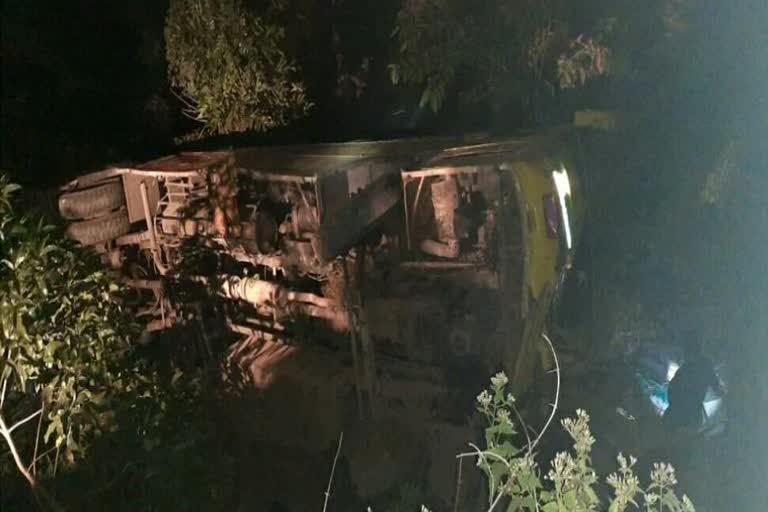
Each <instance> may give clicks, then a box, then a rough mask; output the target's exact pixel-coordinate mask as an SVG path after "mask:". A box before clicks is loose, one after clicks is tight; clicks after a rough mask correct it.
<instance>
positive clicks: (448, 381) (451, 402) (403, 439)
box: [224, 344, 486, 511]
mask: <svg viewBox="0 0 768 512" xmlns="http://www.w3.org/2000/svg"><path fill="white" fill-rule="evenodd" d="M246 362H247V364H246V367H247V369H248V371H251V372H252V373H253V375H252V378H253V379H254V381H252V382H261V384H259V385H258V386H257V385H251V386H250V387H249V388H246V389H243V391H242V392H241V393H239V398H238V399H237V400H236V401H235V402H233V403H231V404H230V405H229V406H228V407H227V409H228V410H227V411H226V412H225V418H226V419H225V420H224V421H225V422H226V423H227V429H228V435H229V436H230V442H231V443H232V445H233V450H232V451H233V452H234V453H236V454H237V455H236V459H237V461H236V466H237V472H236V475H237V477H236V478H237V479H238V484H237V485H236V486H235V487H236V488H237V489H239V491H238V492H239V496H238V501H239V503H241V506H242V507H243V508H242V509H243V510H245V509H249V510H252V508H251V507H253V506H254V505H255V504H258V505H259V510H274V511H278V510H319V509H321V508H322V502H323V499H324V493H325V488H326V486H327V484H328V479H329V475H330V472H331V467H332V464H333V459H334V454H335V452H336V449H337V447H338V443H339V437H340V436H341V435H342V433H343V442H342V446H341V450H340V456H339V461H338V463H337V467H336V471H335V474H334V481H333V490H332V496H331V499H330V504H329V510H365V507H366V506H371V507H372V509H373V510H392V509H393V508H392V507H393V503H396V502H397V501H398V500H400V497H399V495H400V494H402V492H403V489H404V486H405V490H406V491H407V490H408V486H413V485H414V483H415V484H416V486H415V489H416V494H417V496H419V497H421V498H422V499H424V500H428V501H425V503H429V504H430V505H431V506H434V507H448V506H449V505H452V504H453V501H454V495H455V492H456V490H455V488H456V476H457V469H458V462H457V459H456V454H458V453H460V452H461V451H464V450H465V449H466V447H467V443H468V442H470V441H474V440H477V439H478V436H479V435H480V427H479V426H477V424H476V420H477V418H474V419H473V417H472V411H473V409H474V407H473V403H474V398H475V396H476V395H477V393H478V392H479V391H480V390H481V389H482V388H483V387H484V385H485V380H486V377H485V376H484V375H478V374H477V369H476V368H471V367H468V366H466V365H465V366H464V367H462V366H461V365H455V364H454V365H452V366H451V365H446V366H443V367H437V366H428V365H424V364H415V363H408V362H406V361H403V360H399V359H392V358H388V357H386V356H380V357H379V358H378V360H377V370H378V371H377V379H376V381H377V388H378V391H377V393H376V396H375V398H374V406H375V415H373V414H372V412H371V410H370V409H369V408H367V407H363V410H362V411H361V410H359V408H358V406H357V401H356V394H355V389H354V377H353V371H352V361H351V356H350V355H349V354H348V353H346V352H336V351H333V350H331V349H328V348H323V347H318V346H306V347H299V348H292V349H291V350H289V351H285V352H284V353H282V354H280V355H278V356H275V352H274V347H271V346H269V344H264V346H262V347H261V348H260V349H258V350H257V352H256V355H255V357H254V356H253V354H252V355H251V356H250V357H249V358H247V361H246ZM260 362H263V363H264V364H263V365H262V364H261V363H260ZM475 388H477V389H475ZM361 414H362V416H363V418H362V419H361ZM465 466H468V467H465V468H463V473H464V475H463V480H464V484H463V489H462V494H467V493H468V492H469V491H468V489H470V487H471V485H474V483H475V482H473V475H472V473H476V472H475V471H473V470H474V468H473V467H471V466H472V465H471V464H466V465H465ZM478 475H479V473H478ZM411 494H413V492H411ZM464 498H466V496H465V497H464ZM466 499H468V498H466ZM246 504H247V507H246Z"/></svg>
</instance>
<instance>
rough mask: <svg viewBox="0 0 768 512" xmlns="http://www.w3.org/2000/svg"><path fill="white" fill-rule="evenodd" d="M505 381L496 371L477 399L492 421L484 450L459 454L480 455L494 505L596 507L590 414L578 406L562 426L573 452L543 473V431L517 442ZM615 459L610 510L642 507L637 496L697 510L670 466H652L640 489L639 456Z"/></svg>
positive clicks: (648, 505)
mask: <svg viewBox="0 0 768 512" xmlns="http://www.w3.org/2000/svg"><path fill="white" fill-rule="evenodd" d="M507 383H508V380H507V376H506V375H504V374H503V373H500V374H497V375H496V376H495V377H493V378H492V379H491V388H490V390H488V391H483V392H482V393H481V394H480V395H479V396H478V397H477V408H478V410H479V411H480V412H481V413H482V414H483V415H484V416H485V418H486V419H487V421H488V427H487V428H486V429H485V449H484V450H481V449H480V448H477V447H475V452H473V453H467V454H462V455H461V456H473V457H477V459H478V466H479V467H480V468H481V470H482V471H483V473H484V474H485V476H486V478H487V480H488V491H489V504H490V509H494V508H495V507H496V506H498V505H499V504H500V503H502V501H506V502H507V504H506V510H507V511H509V512H512V511H519V510H528V511H533V510H541V511H543V512H576V511H593V510H597V507H598V505H599V499H598V496H597V493H596V491H595V485H596V484H597V482H598V476H597V474H596V473H595V471H594V469H592V466H591V452H592V445H593V444H594V442H595V438H594V437H592V433H591V431H590V428H589V416H588V415H587V413H586V412H584V411H582V410H578V411H576V417H575V418H568V419H564V420H563V421H562V426H563V428H564V429H565V430H566V432H567V433H568V435H569V436H570V437H571V439H572V440H573V453H568V452H561V453H558V454H557V455H556V456H555V458H554V459H553V460H552V461H551V462H550V466H551V467H550V469H549V471H548V472H547V473H546V475H545V476H543V477H542V474H541V471H540V469H539V467H538V465H537V463H536V461H535V451H534V450H535V448H536V444H537V443H538V441H539V439H541V434H540V435H539V436H538V437H537V438H536V439H534V440H530V439H529V440H528V443H527V446H523V447H519V446H516V445H515V444H514V441H513V440H514V438H515V435H516V434H517V430H516V429H515V425H514V423H513V422H512V417H513V415H516V414H517V412H516V410H515V399H514V397H513V396H512V395H511V394H509V393H507V390H506V388H507ZM617 461H618V465H619V468H618V471H617V472H615V473H612V474H610V475H609V476H608V477H607V479H606V481H607V483H608V484H609V485H610V486H611V487H612V488H613V497H612V499H611V501H610V505H609V508H608V510H609V511H610V512H622V511H624V510H626V509H627V507H628V506H629V505H632V506H633V507H635V508H638V507H639V506H640V505H639V504H638V501H639V500H642V504H643V508H644V509H645V510H647V511H650V510H657V511H660V512H661V511H664V510H668V511H671V512H693V510H694V507H693V504H692V503H691V501H690V500H689V499H688V497H687V496H685V495H683V496H682V498H680V497H678V496H677V494H676V493H675V485H676V483H677V479H676V477H675V470H674V469H673V468H672V466H670V465H668V464H664V463H658V464H654V469H653V470H652V471H651V475H650V480H651V481H650V483H649V484H648V485H647V486H646V487H642V486H641V485H640V480H639V479H638V477H637V476H636V475H635V473H634V471H633V466H634V465H635V463H636V462H637V461H636V459H635V458H634V457H629V459H627V458H626V457H624V455H622V454H619V455H618V457H617ZM490 509H489V510H490Z"/></svg>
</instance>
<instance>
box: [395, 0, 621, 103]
mask: <svg viewBox="0 0 768 512" xmlns="http://www.w3.org/2000/svg"><path fill="white" fill-rule="evenodd" d="M565 19H566V16H565V13H564V12H562V6H560V5H559V4H558V3H557V2H540V1H531V0H516V1H513V2H508V1H499V0H496V1H491V2H480V3H477V2H462V1H460V0H407V1H406V2H405V3H404V6H403V8H402V9H401V11H400V13H399V14H398V17H397V24H396V28H395V30H394V32H393V35H394V36H395V37H396V39H397V44H398V48H399V50H398V56H397V59H396V62H395V63H394V64H392V65H391V66H390V78H391V80H392V82H393V83H396V84H397V83H400V82H402V83H405V84H412V85H416V86H418V87H420V88H421V89H422V91H423V92H422V96H421V106H422V107H423V106H427V105H428V106H430V107H431V108H432V109H433V110H437V109H438V108H440V106H441V105H442V104H443V102H444V101H445V99H446V98H447V97H448V95H449V93H450V92H452V91H456V90H457V89H458V90H457V91H456V92H458V93H459V95H460V97H461V98H462V99H464V100H466V101H468V102H474V103H477V102H484V103H488V104H490V105H491V106H492V107H494V108H501V107H504V106H505V105H507V104H509V103H511V102H515V101H521V100H522V102H523V103H525V102H529V101H531V97H532V96H534V95H536V94H539V91H548V92H549V93H550V94H551V93H553V92H554V91H555V90H557V89H558V88H568V87H575V86H580V85H583V84H584V83H585V82H586V81H587V80H589V79H591V78H594V77H596V76H599V75H602V74H606V73H607V72H608V65H607V64H608V63H607V58H608V50H607V48H605V47H604V46H602V45H601V44H600V43H599V42H598V41H597V39H590V38H587V37H585V36H583V35H580V36H578V37H577V38H575V39H573V40H570V39H569V37H568V26H567V24H566V23H565V21H564V20H565Z"/></svg>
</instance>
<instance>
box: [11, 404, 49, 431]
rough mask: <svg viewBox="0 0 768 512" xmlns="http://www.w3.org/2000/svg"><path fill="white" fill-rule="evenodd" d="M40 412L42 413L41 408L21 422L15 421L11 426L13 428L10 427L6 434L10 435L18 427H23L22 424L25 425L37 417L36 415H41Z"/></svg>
mask: <svg viewBox="0 0 768 512" xmlns="http://www.w3.org/2000/svg"><path fill="white" fill-rule="evenodd" d="M42 412H43V408H42V407H41V408H40V409H38V410H37V411H36V412H33V413H32V414H30V415H29V416H27V417H26V418H24V419H23V420H19V421H17V422H16V423H14V424H13V426H12V427H11V428H9V429H8V434H11V433H12V432H13V431H14V430H16V429H17V428H19V427H20V426H22V425H23V424H25V423H26V422H28V421H30V420H32V419H33V418H34V417H35V416H37V415H38V414H42Z"/></svg>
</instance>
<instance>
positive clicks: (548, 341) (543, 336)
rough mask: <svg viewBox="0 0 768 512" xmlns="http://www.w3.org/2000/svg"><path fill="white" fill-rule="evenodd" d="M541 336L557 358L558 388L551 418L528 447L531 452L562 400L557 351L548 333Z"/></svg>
mask: <svg viewBox="0 0 768 512" xmlns="http://www.w3.org/2000/svg"><path fill="white" fill-rule="evenodd" d="M541 337H542V338H543V339H544V341H546V342H547V345H549V350H551V351H552V356H553V357H554V359H555V370H556V371H555V373H556V374H557V388H556V389H555V402H554V403H553V404H552V413H551V414H550V415H549V418H548V419H547V422H546V423H545V424H544V427H543V428H542V429H541V432H539V435H538V436H537V437H536V439H535V440H534V441H533V443H532V444H531V445H530V448H529V449H528V453H529V454H530V453H531V452H532V451H533V449H534V448H535V447H536V445H537V444H539V441H541V438H542V436H543V435H544V432H546V431H547V429H548V428H549V425H550V424H551V423H552V420H553V419H554V418H555V413H556V412H557V405H558V404H559V402H560V362H559V361H558V360H557V352H555V347H554V345H552V340H550V339H549V336H547V334H546V333H544V332H542V333H541Z"/></svg>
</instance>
